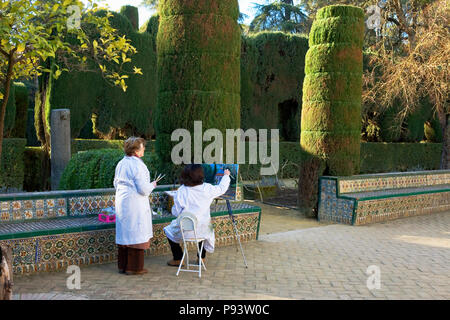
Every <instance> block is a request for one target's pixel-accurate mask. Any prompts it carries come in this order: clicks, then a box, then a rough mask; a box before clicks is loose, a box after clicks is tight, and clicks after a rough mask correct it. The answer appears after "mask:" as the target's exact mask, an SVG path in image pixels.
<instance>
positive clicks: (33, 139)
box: [25, 109, 41, 147]
mask: <svg viewBox="0 0 450 320" xmlns="http://www.w3.org/2000/svg"><path fill="white" fill-rule="evenodd" d="M27 115H28V120H27V130H26V134H25V135H26V138H27V146H33V147H37V146H40V145H41V144H40V143H39V140H38V138H37V136H36V128H35V127H34V109H28V110H27Z"/></svg>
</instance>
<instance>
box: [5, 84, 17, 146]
mask: <svg viewBox="0 0 450 320" xmlns="http://www.w3.org/2000/svg"><path fill="white" fill-rule="evenodd" d="M15 89H16V86H15V85H14V84H11V86H10V89H9V97H8V102H7V103H6V111H5V120H4V128H3V136H4V137H5V138H9V137H10V136H11V131H12V129H13V128H14V123H15V118H16V94H15V92H16V90H15ZM1 92H2V93H3V92H4V91H3V88H1Z"/></svg>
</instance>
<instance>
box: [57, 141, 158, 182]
mask: <svg viewBox="0 0 450 320" xmlns="http://www.w3.org/2000/svg"><path fill="white" fill-rule="evenodd" d="M123 157H124V153H123V151H121V150H116V149H98V150H89V151H84V152H79V153H77V154H75V155H73V156H72V158H71V159H70V161H69V163H68V165H67V166H66V168H65V169H64V172H63V174H62V176H61V180H60V183H59V190H80V189H99V188H113V180H114V174H115V168H116V166H117V163H118V162H119V161H120V160H121V159H122V158H123ZM142 160H143V161H144V163H145V164H146V165H147V167H148V169H149V170H150V174H154V173H155V171H156V169H155V163H156V162H157V159H156V156H155V154H154V153H152V154H145V155H144V157H143V158H142Z"/></svg>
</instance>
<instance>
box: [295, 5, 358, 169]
mask: <svg viewBox="0 0 450 320" xmlns="http://www.w3.org/2000/svg"><path fill="white" fill-rule="evenodd" d="M363 40H364V11H363V10H362V9H361V8H358V7H353V6H341V5H336V6H328V7H324V8H322V9H320V10H319V11H318V12H317V15H316V19H315V20H314V22H313V25H312V27H311V32H310V35H309V49H308V53H307V54H306V62H305V66H306V67H305V72H306V75H305V79H304V82H303V105H302V117H301V138H300V144H301V146H302V147H303V148H304V150H305V152H307V153H310V154H311V155H313V156H316V157H319V158H320V159H322V160H324V161H326V172H327V173H328V174H331V175H352V174H357V173H359V170H360V136H361V95H362V70H363V55H362V44H363ZM320 174H321V173H319V175H320Z"/></svg>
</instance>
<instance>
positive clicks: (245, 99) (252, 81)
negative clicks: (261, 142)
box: [241, 32, 308, 141]
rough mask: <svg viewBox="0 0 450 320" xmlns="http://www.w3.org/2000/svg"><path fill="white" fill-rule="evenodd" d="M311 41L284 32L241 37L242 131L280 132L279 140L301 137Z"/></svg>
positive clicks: (294, 139) (295, 139)
mask: <svg viewBox="0 0 450 320" xmlns="http://www.w3.org/2000/svg"><path fill="white" fill-rule="evenodd" d="M307 50H308V38H307V37H304V36H299V35H293V34H286V33H283V32H260V33H257V34H250V35H248V36H243V37H242V50H241V57H242V58H241V127H242V128H243V129H244V130H246V129H248V128H254V129H263V128H264V129H266V128H267V129H276V128H278V129H280V138H282V139H284V140H288V141H297V140H298V137H299V135H300V114H301V108H302V86H303V78H304V76H305V73H304V68H305V54H306V52H307Z"/></svg>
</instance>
